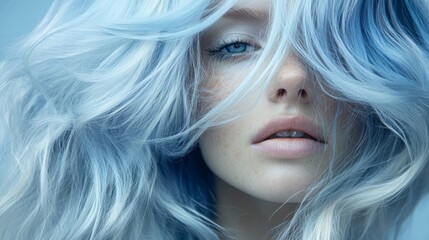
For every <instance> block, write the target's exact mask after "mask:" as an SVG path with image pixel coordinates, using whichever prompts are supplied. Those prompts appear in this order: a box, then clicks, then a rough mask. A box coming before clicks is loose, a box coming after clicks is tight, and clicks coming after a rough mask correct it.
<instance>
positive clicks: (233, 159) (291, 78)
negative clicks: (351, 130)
mask: <svg viewBox="0 0 429 240" xmlns="http://www.w3.org/2000/svg"><path fill="white" fill-rule="evenodd" d="M233 9H234V10H233V11H232V12H233V13H231V12H230V13H228V14H226V15H225V16H224V17H223V18H222V19H221V20H219V21H218V22H217V23H216V24H214V25H213V26H212V27H211V28H209V29H208V30H207V31H206V32H205V33H204V34H203V36H202V38H201V48H202V50H203V51H202V52H203V54H204V52H205V54H204V55H203V59H204V60H205V63H206V65H207V66H210V69H209V73H210V79H208V80H207V81H206V83H205V86H204V87H205V88H207V89H209V90H210V91H212V92H215V93H216V95H215V96H214V98H213V99H216V100H217V101H221V100H222V99H224V98H226V97H227V96H228V95H229V94H231V92H232V91H233V90H234V89H236V88H237V86H238V85H239V84H240V83H241V82H242V80H243V79H244V78H245V76H246V74H247V73H248V69H249V68H248V66H249V65H252V62H250V61H253V60H251V59H252V58H245V57H244V58H236V59H232V60H231V59H228V60H226V59H225V58H219V54H223V55H222V56H238V55H239V54H241V55H240V56H248V55H253V54H258V52H259V51H261V50H262V49H263V47H264V41H265V39H264V37H263V36H261V35H260V34H259V33H260V32H261V29H262V28H264V27H267V26H266V23H267V21H268V19H266V18H265V17H267V16H268V12H269V10H270V1H267V0H247V1H238V2H237V3H236V4H235V6H234V7H233ZM240 9H241V10H242V9H246V10H251V11H252V12H254V13H258V14H257V15H258V16H253V17H249V16H245V15H243V14H240ZM234 12H235V13H234ZM237 13H238V14H237ZM264 18H265V19H264ZM228 44H229V45H228ZM234 44H235V45H234ZM207 49H216V51H214V50H212V51H211V52H210V53H209V54H207V51H206V50H207ZM216 57H218V58H216ZM255 94H256V93H255ZM254 97H255V96H249V98H254ZM212 104H213V103H212ZM206 105H207V106H206V108H210V107H211V106H210V105H211V104H206ZM335 106H336V105H335V102H334V101H333V100H332V99H329V98H328V97H327V96H326V95H324V94H323V93H322V91H321V89H320V88H319V87H318V86H317V85H316V84H315V83H314V82H312V81H311V80H310V78H309V74H308V71H307V70H306V66H305V65H304V63H303V62H302V61H301V60H300V59H299V57H297V55H295V54H293V53H291V54H290V55H289V56H285V59H284V64H283V65H282V68H281V69H280V70H279V71H278V74H277V76H276V77H275V79H271V81H270V83H269V86H268V87H267V88H266V89H265V90H264V93H263V94H262V97H261V98H259V100H258V101H257V103H256V105H254V106H253V107H252V108H251V110H250V111H249V112H247V113H246V114H245V116H243V117H242V118H240V119H238V120H237V121H234V122H232V123H230V124H227V125H222V126H219V127H215V128H211V129H209V130H207V131H206V132H205V133H204V134H203V136H202V137H201V138H200V141H199V146H200V149H201V152H202V155H203V158H204V160H205V162H206V164H207V165H208V167H209V168H210V169H211V170H212V171H213V173H214V174H215V176H216V179H215V184H216V194H217V206H216V207H217V213H218V219H217V221H218V223H219V224H220V225H221V226H223V227H225V228H227V229H230V230H232V231H233V232H234V233H235V234H236V235H237V237H238V239H249V240H252V239H270V238H271V237H272V231H271V230H273V229H274V228H275V227H277V226H279V225H280V224H282V223H285V222H287V220H288V219H290V217H291V216H292V215H293V213H294V211H295V210H296V208H297V206H298V205H299V203H300V202H301V201H302V199H303V197H304V196H305V193H306V190H307V189H308V187H309V186H310V185H311V184H312V183H313V182H314V181H315V180H316V179H317V178H318V176H320V175H321V174H323V172H324V171H325V169H326V166H327V162H328V159H329V156H330V155H331V154H330V153H331V152H332V150H333V149H334V148H335V149H336V150H338V149H340V148H344V146H332V145H330V144H329V139H330V138H331V136H329V133H330V130H331V126H330V124H329V123H331V122H332V118H333V115H334V111H335ZM317 109H324V110H323V111H317ZM317 113H318V114H317ZM320 113H322V114H320ZM291 116H292V117H295V116H299V117H305V118H308V119H311V120H312V121H314V122H317V124H319V125H320V126H321V129H322V130H323V132H324V134H325V135H326V143H325V144H324V145H323V146H324V147H323V150H322V151H319V152H317V153H310V154H307V155H306V156H305V157H296V158H295V157H285V158H281V157H272V156H268V155H267V154H264V153H261V152H259V151H256V150H255V149H254V148H253V147H252V139H253V138H254V136H255V135H256V134H257V133H258V131H259V130H260V129H261V128H262V127H263V126H265V125H266V124H267V123H268V122H270V121H271V120H272V119H274V118H278V117H291ZM345 135H346V134H341V133H339V134H337V135H336V137H337V139H338V140H339V142H345V139H346V138H347V137H346V136H345ZM285 141H288V140H285ZM288 156H289V155H288Z"/></svg>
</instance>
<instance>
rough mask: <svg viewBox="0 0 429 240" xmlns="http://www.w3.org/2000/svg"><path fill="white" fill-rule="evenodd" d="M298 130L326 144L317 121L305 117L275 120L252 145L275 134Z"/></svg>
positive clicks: (261, 132) (282, 117)
mask: <svg viewBox="0 0 429 240" xmlns="http://www.w3.org/2000/svg"><path fill="white" fill-rule="evenodd" d="M287 130H289V131H291V130H297V131H302V132H304V133H306V134H308V135H310V136H311V137H312V138H314V139H315V140H316V141H318V142H321V143H326V141H325V139H324V137H323V129H322V127H320V125H319V124H317V123H316V121H314V120H312V119H310V118H308V117H305V116H301V115H299V116H280V117H276V118H273V119H272V120H271V121H269V122H268V123H267V124H266V125H265V126H264V127H262V128H261V129H260V130H259V131H258V132H257V134H256V135H255V136H254V137H253V139H252V144H256V143H260V142H263V141H265V140H267V139H268V138H269V137H270V136H272V135H273V134H275V133H277V132H280V131H287Z"/></svg>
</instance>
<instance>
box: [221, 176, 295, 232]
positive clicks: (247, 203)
mask: <svg viewBox="0 0 429 240" xmlns="http://www.w3.org/2000/svg"><path fill="white" fill-rule="evenodd" d="M215 184H216V193H217V202H216V208H217V213H218V219H217V221H218V223H219V224H220V225H221V226H222V227H224V228H226V230H227V231H231V232H232V234H233V235H234V236H236V237H237V239H246V240H253V239H255V240H256V239H257V240H261V239H271V238H272V237H273V234H274V233H275V230H276V228H277V227H280V225H281V224H284V223H285V222H288V221H289V220H290V218H291V217H292V216H293V213H294V211H295V210H296V208H297V207H298V203H286V204H281V203H273V202H267V201H264V200H261V199H258V198H255V197H253V196H250V195H248V194H246V193H244V192H242V191H240V190H238V189H236V188H234V187H233V186H231V185H229V184H228V183H225V182H224V181H222V180H220V179H219V178H216V180H215Z"/></svg>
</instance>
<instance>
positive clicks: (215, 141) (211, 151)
mask: <svg viewBox="0 0 429 240" xmlns="http://www.w3.org/2000/svg"><path fill="white" fill-rule="evenodd" d="M240 132H241V131H240V130H238V131H237V130H234V129H233V128H215V129H210V130H208V131H206V132H205V133H204V134H203V135H202V136H201V138H200V140H199V145H200V149H201V153H202V155H203V158H204V161H205V162H206V164H207V165H208V166H209V168H210V169H211V170H212V171H213V172H214V173H215V174H216V175H219V174H220V175H222V174H223V173H224V172H226V170H227V169H231V168H234V165H235V164H236V161H234V159H240V157H242V156H241V155H242V154H243V153H242V148H241V147H240V144H241V142H240V141H239V138H237V137H239V135H240Z"/></svg>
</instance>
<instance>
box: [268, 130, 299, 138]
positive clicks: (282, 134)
mask: <svg viewBox="0 0 429 240" xmlns="http://www.w3.org/2000/svg"><path fill="white" fill-rule="evenodd" d="M304 135H305V133H304V132H301V131H295V130H292V131H281V132H278V133H276V134H274V136H275V137H280V138H286V137H291V138H302V137H304Z"/></svg>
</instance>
